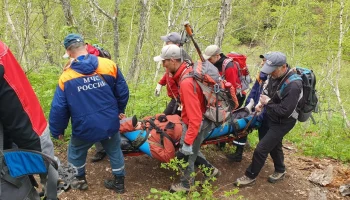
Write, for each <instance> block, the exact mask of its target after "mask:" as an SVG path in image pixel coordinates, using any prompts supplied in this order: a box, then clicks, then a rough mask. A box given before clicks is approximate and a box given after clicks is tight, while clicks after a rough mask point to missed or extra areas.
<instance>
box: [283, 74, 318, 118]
mask: <svg viewBox="0 0 350 200" xmlns="http://www.w3.org/2000/svg"><path fill="white" fill-rule="evenodd" d="M296 71H297V73H296V74H293V75H291V76H290V77H288V79H287V80H285V81H284V83H283V84H282V86H281V88H280V90H279V94H282V91H283V89H284V88H285V87H286V86H287V85H288V84H289V83H291V82H293V81H295V80H301V81H302V83H303V92H302V96H301V98H300V100H299V103H298V108H300V111H299V113H298V114H299V115H298V121H300V122H305V121H306V120H308V119H309V118H310V117H311V114H312V112H318V97H317V92H316V88H315V87H316V76H315V74H314V72H313V71H312V70H310V69H307V68H302V67H296Z"/></svg>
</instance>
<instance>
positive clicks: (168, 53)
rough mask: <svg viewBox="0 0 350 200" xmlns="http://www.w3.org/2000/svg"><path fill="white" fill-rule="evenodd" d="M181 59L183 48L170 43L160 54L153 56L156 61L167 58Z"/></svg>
mask: <svg viewBox="0 0 350 200" xmlns="http://www.w3.org/2000/svg"><path fill="white" fill-rule="evenodd" d="M171 58H173V59H180V58H181V49H180V47H178V46H177V45H175V44H169V45H166V46H164V47H163V48H162V53H161V54H160V55H159V56H156V57H154V58H153V60H154V61H156V62H160V61H162V60H167V59H171Z"/></svg>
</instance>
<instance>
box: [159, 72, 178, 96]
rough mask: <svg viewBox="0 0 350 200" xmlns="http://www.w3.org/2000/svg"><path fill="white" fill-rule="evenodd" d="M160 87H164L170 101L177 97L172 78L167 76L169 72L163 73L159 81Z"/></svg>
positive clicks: (175, 85)
mask: <svg viewBox="0 0 350 200" xmlns="http://www.w3.org/2000/svg"><path fill="white" fill-rule="evenodd" d="M159 84H160V85H163V86H165V85H166V90H167V92H168V96H169V97H170V98H172V99H177V98H178V97H179V90H178V87H177V84H176V83H175V81H174V79H173V77H171V75H170V74H169V72H168V71H167V72H165V73H164V76H163V77H162V79H160V81H159Z"/></svg>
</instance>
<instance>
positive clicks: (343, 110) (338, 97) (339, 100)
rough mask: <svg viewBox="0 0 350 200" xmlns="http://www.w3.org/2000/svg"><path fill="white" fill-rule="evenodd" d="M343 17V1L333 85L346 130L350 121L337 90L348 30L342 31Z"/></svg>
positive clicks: (347, 27)
mask: <svg viewBox="0 0 350 200" xmlns="http://www.w3.org/2000/svg"><path fill="white" fill-rule="evenodd" d="M343 15H344V0H341V1H340V11H339V41H338V53H337V60H338V67H337V72H336V79H335V84H334V92H335V94H336V96H337V100H338V103H339V105H340V107H341V111H342V115H343V117H344V120H345V125H346V127H347V128H350V121H349V119H348V117H347V114H346V110H345V108H344V105H343V101H342V99H341V97H340V90H339V79H340V75H341V72H340V71H341V61H342V51H343V47H342V46H343V38H344V35H345V34H346V32H347V31H348V30H349V26H346V25H345V27H346V28H345V29H344V24H343ZM347 18H348V14H346V16H345V19H347Z"/></svg>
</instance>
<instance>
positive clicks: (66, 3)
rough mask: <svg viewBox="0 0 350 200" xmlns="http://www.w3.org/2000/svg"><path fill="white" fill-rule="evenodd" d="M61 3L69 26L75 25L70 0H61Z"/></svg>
mask: <svg viewBox="0 0 350 200" xmlns="http://www.w3.org/2000/svg"><path fill="white" fill-rule="evenodd" d="M61 4H62V8H63V13H64V17H65V18H66V24H67V26H75V24H76V23H75V19H74V16H73V11H72V6H71V5H70V0H61Z"/></svg>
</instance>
